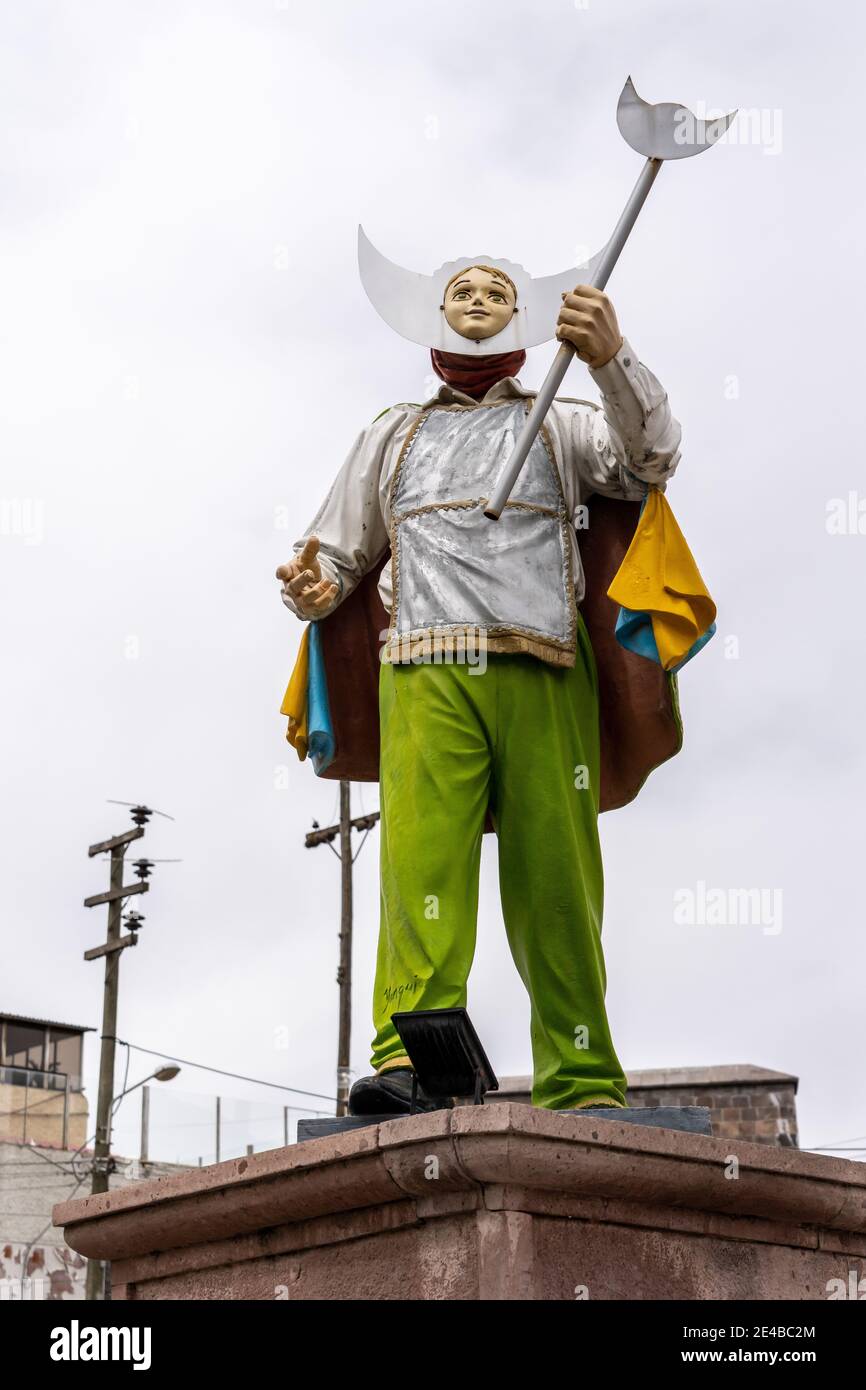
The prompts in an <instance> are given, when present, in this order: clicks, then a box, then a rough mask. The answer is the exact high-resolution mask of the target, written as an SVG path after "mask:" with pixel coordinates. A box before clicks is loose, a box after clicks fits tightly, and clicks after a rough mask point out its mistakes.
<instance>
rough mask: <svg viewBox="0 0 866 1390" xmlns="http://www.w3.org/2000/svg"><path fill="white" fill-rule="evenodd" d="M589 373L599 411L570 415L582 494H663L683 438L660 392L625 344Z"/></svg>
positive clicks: (615, 495) (660, 388)
mask: <svg viewBox="0 0 866 1390" xmlns="http://www.w3.org/2000/svg"><path fill="white" fill-rule="evenodd" d="M590 373H591V375H592V378H593V380H594V381H595V383H596V385H597V386H598V387H599V389H600V391H601V394H602V409H601V410H593V411H588V410H585V409H584V410H577V411H575V412H574V413H573V415H572V429H571V445H572V449H573V459H574V464H575V467H576V469H577V473H578V477H579V483H580V491H581V493H582V494H583V495H584V496H586V495H588V494H589V493H592V492H601V493H604V494H605V495H606V496H607V497H622V498H628V499H637V498H641V497H643V496H644V495H645V493H646V490H647V486H648V485H652V486H654V487H660V488H661V489H662V490H664V486H665V484H666V483H667V481H668V479H669V478H670V477H671V476H672V475H673V473H674V472H675V470H676V467H677V464H678V463H679V460H680V438H681V434H682V431H681V429H680V425H679V422H678V421H677V420H675V419H674V417H673V415H672V414H671V409H670V405H669V403H668V398H667V394H666V392H665V390H664V388H663V387H662V386H661V384H660V382H659V381H658V379H657V378H656V377H655V376H653V374H652V372H651V371H650V370H649V368H648V367H645V366H644V365H643V363H642V362H639V361H638V358H637V355H636V353H635V352H634V349H633V348H632V347H631V345H630V343H628V342H627V341H626V340H625V339H623V344H622V347H621V348H620V350H619V352H618V353H617V354H616V355H615V356H614V357H612V358H611V360H610V361H609V362H606V363H605V365H604V366H603V367H598V368H596V369H595V370H593V369H592V368H590Z"/></svg>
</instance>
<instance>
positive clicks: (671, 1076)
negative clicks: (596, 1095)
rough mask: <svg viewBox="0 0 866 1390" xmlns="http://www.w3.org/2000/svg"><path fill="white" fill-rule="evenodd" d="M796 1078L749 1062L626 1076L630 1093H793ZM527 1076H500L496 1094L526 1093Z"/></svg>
mask: <svg viewBox="0 0 866 1390" xmlns="http://www.w3.org/2000/svg"><path fill="white" fill-rule="evenodd" d="M798 1083H799V1077H796V1076H792V1075H791V1074H790V1073H789V1072H784V1071H770V1070H769V1069H768V1068H767V1067H756V1066H753V1065H752V1063H751V1062H733V1063H730V1064H728V1065H726V1066H717V1067H648V1068H645V1069H644V1070H641V1071H630V1072H629V1073H628V1085H629V1089H630V1090H642V1091H659V1090H663V1089H664V1088H666V1087H667V1088H670V1089H671V1090H673V1089H676V1088H681V1087H685V1088H687V1087H689V1086H767V1085H775V1086H793V1087H794V1090H795V1091H796V1089H797V1086H798ZM531 1090H532V1077H531V1076H502V1077H500V1078H499V1093H500V1094H502V1095H503V1096H504V1095H508V1094H513V1093H518V1094H519V1093H521V1092H526V1093H528V1092H530V1091H531Z"/></svg>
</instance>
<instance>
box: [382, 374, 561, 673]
mask: <svg viewBox="0 0 866 1390" xmlns="http://www.w3.org/2000/svg"><path fill="white" fill-rule="evenodd" d="M525 416H526V404H525V403H524V402H523V401H509V402H506V403H504V404H500V403H496V404H494V405H479V406H453V405H451V406H433V407H432V408H431V409H429V410H426V411H423V412H422V414H421V415H420V416H419V417H418V420H417V422H416V423H415V425H414V426H413V427H412V429H411V430H410V432H409V434H408V436H407V438H406V442H405V444H404V445H403V449H402V452H401V456H400V459H399V461H398V463H397V468H396V470H395V473H394V479H393V482H392V485H391V496H390V512H391V565H392V576H393V591H394V600H393V606H392V610H391V612H392V616H391V625H390V629H389V632H388V638H387V641H386V644H385V649H384V652H383V654H382V659H383V661H390V662H405V661H419V660H424V659H425V658H426V657H428V656H429V657H434V656H435V655H436V654H438V653H459V652H460V651H462V650H465V649H466V647H468V646H470V644H473V645H472V649H473V650H474V649H478V648H481V647H483V648H484V649H486V650H487V651H492V652H529V653H530V654H532V655H533V656H537V657H540V658H541V659H542V660H543V661H548V662H551V663H552V664H554V665H557V666H573V665H574V654H575V634H576V625H577V610H576V605H575V597H574V579H573V575H572V566H571V546H570V542H569V535H568V526H569V521H568V515H567V512H566V507H565V499H564V496H563V492H562V486H561V483H560V479H559V474H558V471H557V468H556V464H555V462H554V457H553V451H552V448H551V446H550V441H549V438H548V437H547V435H546V433H544V432H542V434H541V435H539V436H538V438H537V439H536V440H535V443H534V444H533V445H532V448H531V450H530V453H529V457H528V459H527V461H526V465H525V467H524V469H523V472H522V473H521V475H520V479H519V481H518V483H517V486H516V488H515V489H514V492H513V493H512V495H511V499H510V501H509V502H508V504H507V505H506V507H505V510H504V511H503V513H502V516H501V518H500V519H499V521H490V520H488V519H487V518H486V517H485V516H484V514H483V508H484V504H485V503H486V501H487V498H488V496H489V492H490V488H491V486H492V483H493V482H494V481H495V480H496V478H497V477H498V476H499V472H500V469H501V468H502V465H503V463H504V461H505V459H506V458H508V456H509V454H510V452H511V450H512V448H513V446H514V441H515V437H516V436H517V434H518V433H519V432H520V429H521V427H522V425H523V421H524V419H525Z"/></svg>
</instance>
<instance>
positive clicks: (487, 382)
mask: <svg viewBox="0 0 866 1390" xmlns="http://www.w3.org/2000/svg"><path fill="white" fill-rule="evenodd" d="M430 360H431V362H432V363H433V370H434V372H435V373H436V375H437V376H440V377H441V378H442V380H443V381H444V382H447V384H448V385H449V386H453V387H454V389H455V390H456V391H464V392H465V393H466V395H467V396H472V397H473V398H474V399H475V400H476V401H480V400H481V397H482V396H483V395H484V393H485V391H489V389H490V387H491V386H494V385H495V384H496V382H497V381H502V379H503V378H504V377H506V376H517V373H518V372H519V371H520V369H521V367H522V366H523V364H524V362H525V361H526V353H525V352H524V351H523V350H522V349H521V348H518V350H517V351H516V352H497V353H491V354H490V355H489V356H487V357H464V355H463V354H462V353H459V352H439V350H438V348H431V349H430Z"/></svg>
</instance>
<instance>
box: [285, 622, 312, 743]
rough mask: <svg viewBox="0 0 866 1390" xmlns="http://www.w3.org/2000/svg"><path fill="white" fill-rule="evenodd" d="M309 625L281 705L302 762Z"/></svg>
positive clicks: (288, 737) (308, 665) (287, 734)
mask: <svg viewBox="0 0 866 1390" xmlns="http://www.w3.org/2000/svg"><path fill="white" fill-rule="evenodd" d="M309 637H310V629H309V627H305V628H304V635H303V637H302V638H301V645H300V648H299V650H298V659H297V661H296V662H295V669H294V670H293V671H292V674H291V677H290V678H289V683H288V685H287V687H286V693H285V695H284V696H283V703H282V704H281V705H280V714H287V715H288V717H289V724H288V728H287V729H286V738H287V739H288V740H289V743H290V744H291V745H292V747H293V748H294V750H295V752H296V753H297V755H298V757H299V758H300V760H301V762H303V761H304V759H305V758H306V756H307V676H308V674H309V670H310V648H309Z"/></svg>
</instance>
